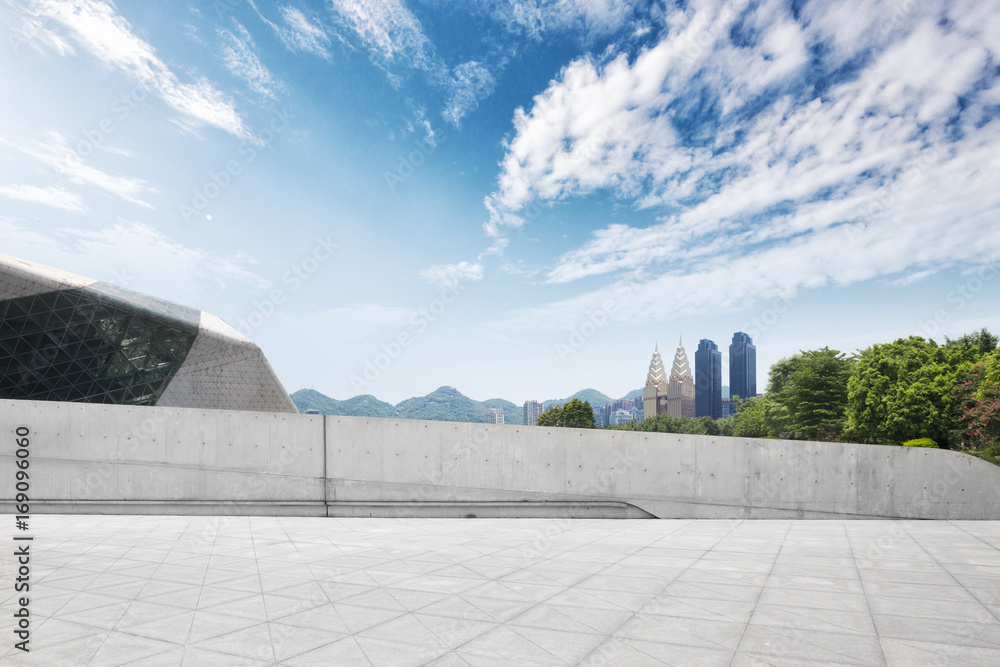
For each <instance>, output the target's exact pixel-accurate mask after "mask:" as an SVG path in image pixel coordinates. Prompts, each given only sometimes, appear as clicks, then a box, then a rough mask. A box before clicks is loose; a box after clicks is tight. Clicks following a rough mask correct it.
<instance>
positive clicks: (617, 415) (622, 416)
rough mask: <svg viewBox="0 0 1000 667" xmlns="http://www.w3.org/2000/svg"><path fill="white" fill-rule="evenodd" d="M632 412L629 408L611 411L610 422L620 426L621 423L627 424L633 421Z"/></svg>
mask: <svg viewBox="0 0 1000 667" xmlns="http://www.w3.org/2000/svg"><path fill="white" fill-rule="evenodd" d="M632 419H633V416H632V413H631V412H629V411H628V410H622V409H618V410H615V411H614V412H612V413H611V419H610V420H609V423H610V424H611V426H618V425H620V424H627V423H629V422H630V421H632Z"/></svg>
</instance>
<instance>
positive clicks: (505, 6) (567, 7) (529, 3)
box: [485, 0, 634, 39]
mask: <svg viewBox="0 0 1000 667" xmlns="http://www.w3.org/2000/svg"><path fill="white" fill-rule="evenodd" d="M485 4H486V5H487V6H488V7H489V9H490V11H491V13H492V15H493V17H494V18H496V19H497V20H499V21H502V22H504V23H505V24H506V25H507V27H508V29H510V30H512V31H515V32H523V33H526V34H527V35H529V36H531V37H532V38H534V39H541V38H542V36H543V35H544V34H545V33H546V32H552V31H555V30H567V29H570V28H577V29H582V30H583V31H584V32H585V33H586V34H587V35H588V36H594V35H602V34H606V33H611V32H614V31H616V30H619V29H621V28H623V27H625V26H626V24H627V23H628V21H629V19H630V18H631V17H632V15H633V13H634V10H633V8H632V3H630V2H627V1H626V0H486V2H485Z"/></svg>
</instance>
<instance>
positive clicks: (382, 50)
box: [330, 0, 441, 70]
mask: <svg viewBox="0 0 1000 667" xmlns="http://www.w3.org/2000/svg"><path fill="white" fill-rule="evenodd" d="M330 4H331V6H332V8H333V10H334V12H335V13H336V16H337V17H338V18H339V20H340V21H341V22H342V23H343V24H344V25H346V27H347V28H349V29H350V30H351V31H352V32H353V33H354V34H355V35H356V36H357V38H358V39H359V40H360V41H361V43H362V45H363V46H364V47H365V48H366V49H368V51H369V53H370V54H371V57H372V60H373V62H375V63H376V64H377V65H380V66H386V65H388V64H390V63H393V62H396V61H402V62H405V63H406V64H408V65H409V66H411V67H414V68H417V69H422V70H438V69H440V67H441V64H440V62H439V61H438V59H437V56H436V55H435V53H434V46H433V44H431V42H430V40H429V39H428V38H427V36H426V35H425V34H424V29H423V26H422V25H421V24H420V21H418V20H417V18H416V17H415V16H414V15H413V14H412V13H411V12H410V10H409V9H407V8H406V5H404V4H403V3H402V2H401V1H400V0H331V2H330Z"/></svg>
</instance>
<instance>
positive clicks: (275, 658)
mask: <svg viewBox="0 0 1000 667" xmlns="http://www.w3.org/2000/svg"><path fill="white" fill-rule="evenodd" d="M253 519H254V517H247V526H248V529H249V533H250V547H251V549H253V563H254V570H256V572H257V584H258V586H260V588H261V591H263V588H264V582H263V581H262V580H261V578H260V567H259V565H258V564H257V543H256V540H255V537H254V525H253ZM206 576H207V572H206ZM260 603H261V605H262V606H263V607H264V621H263V622H264V623H267V603H266V602H265V601H264V593H263V592H261V594H260ZM251 627H256V626H251ZM267 640H268V645H269V646H270V647H271V663H272V664H275V663H277V662H278V656H277V655H276V654H275V652H274V636H273V635H272V634H271V626H270V624H268V626H267Z"/></svg>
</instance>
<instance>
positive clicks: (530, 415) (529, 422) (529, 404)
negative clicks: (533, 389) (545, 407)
mask: <svg viewBox="0 0 1000 667" xmlns="http://www.w3.org/2000/svg"><path fill="white" fill-rule="evenodd" d="M540 414H542V404H541V403H539V402H538V401H525V402H524V425H525V426H536V425H537V424H538V415H540Z"/></svg>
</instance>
